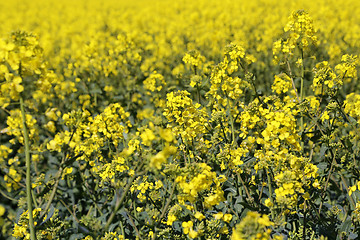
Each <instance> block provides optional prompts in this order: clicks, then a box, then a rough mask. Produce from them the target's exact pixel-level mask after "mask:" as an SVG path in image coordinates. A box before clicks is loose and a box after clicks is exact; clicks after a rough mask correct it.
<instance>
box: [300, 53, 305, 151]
mask: <svg viewBox="0 0 360 240" xmlns="http://www.w3.org/2000/svg"><path fill="white" fill-rule="evenodd" d="M301 62H302V67H301V83H300V84H301V85H300V104H301V103H302V102H303V100H304V76H305V74H304V72H305V63H304V50H303V49H302V48H301ZM300 126H301V135H302V134H303V133H304V117H303V114H302V113H301V118H300ZM301 149H302V150H304V142H303V141H301Z"/></svg>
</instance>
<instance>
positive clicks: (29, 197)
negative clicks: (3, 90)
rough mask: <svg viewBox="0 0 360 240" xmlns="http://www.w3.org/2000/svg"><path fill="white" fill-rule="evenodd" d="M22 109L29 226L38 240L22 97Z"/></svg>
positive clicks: (34, 239) (21, 99)
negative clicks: (33, 212) (33, 213)
mask: <svg viewBox="0 0 360 240" xmlns="http://www.w3.org/2000/svg"><path fill="white" fill-rule="evenodd" d="M20 110H21V118H22V123H23V134H24V144H25V160H26V200H27V205H28V206H27V207H28V213H29V228H30V239H31V240H36V237H35V236H36V234H35V226H34V218H33V215H32V211H33V206H32V194H31V161H30V143H29V134H28V129H27V127H26V115H25V109H24V100H23V98H22V97H20Z"/></svg>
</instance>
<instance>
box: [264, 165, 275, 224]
mask: <svg viewBox="0 0 360 240" xmlns="http://www.w3.org/2000/svg"><path fill="white" fill-rule="evenodd" d="M265 172H266V177H267V185H268V187H269V198H270V201H271V203H274V199H273V197H272V187H271V179H270V174H269V173H268V171H267V170H266V169H265ZM270 212H271V218H272V220H274V212H273V209H272V207H270Z"/></svg>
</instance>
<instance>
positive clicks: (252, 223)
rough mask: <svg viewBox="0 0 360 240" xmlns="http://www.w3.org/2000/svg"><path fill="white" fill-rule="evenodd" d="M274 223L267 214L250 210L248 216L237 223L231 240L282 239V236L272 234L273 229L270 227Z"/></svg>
mask: <svg viewBox="0 0 360 240" xmlns="http://www.w3.org/2000/svg"><path fill="white" fill-rule="evenodd" d="M273 225H274V223H273V222H271V221H270V219H269V217H268V216H267V215H265V214H263V215H261V214H259V213H257V212H248V213H247V214H246V217H244V218H243V219H242V221H241V222H240V223H239V224H238V225H236V228H235V229H234V231H233V234H232V235H231V240H245V239H251V240H263V239H274V240H281V239H282V237H281V236H274V237H271V236H270V233H271V229H270V228H269V227H270V226H273Z"/></svg>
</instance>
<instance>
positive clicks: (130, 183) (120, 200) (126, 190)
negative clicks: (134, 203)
mask: <svg viewBox="0 0 360 240" xmlns="http://www.w3.org/2000/svg"><path fill="white" fill-rule="evenodd" d="M136 176H137V175H136V174H134V175H133V176H132V177H131V178H130V180H129V182H128V184H127V185H126V187H125V189H124V192H123V194H122V196H121V198H120V199H119V200H118V201H116V205H115V208H114V211H113V212H112V213H111V215H110V217H109V219H108V220H107V222H106V224H105V227H104V231H107V230H108V229H109V226H110V224H111V222H112V221H113V220H114V218H115V215H116V213H117V211H118V210H119V209H120V207H121V205H122V204H123V202H124V201H125V197H126V195H127V193H128V191H129V190H130V187H131V185H132V183H133V181H134V180H135V178H136Z"/></svg>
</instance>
